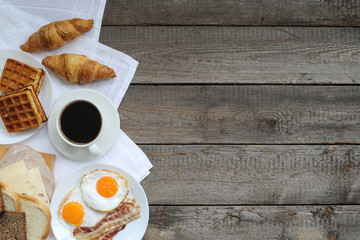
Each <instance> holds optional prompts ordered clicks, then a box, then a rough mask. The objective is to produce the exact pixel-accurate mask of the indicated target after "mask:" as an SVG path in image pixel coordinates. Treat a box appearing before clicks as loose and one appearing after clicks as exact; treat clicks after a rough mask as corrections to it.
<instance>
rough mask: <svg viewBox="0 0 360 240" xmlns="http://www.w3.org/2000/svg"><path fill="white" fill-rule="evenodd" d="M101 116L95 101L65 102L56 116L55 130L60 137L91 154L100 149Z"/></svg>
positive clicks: (97, 153) (78, 100)
mask: <svg viewBox="0 0 360 240" xmlns="http://www.w3.org/2000/svg"><path fill="white" fill-rule="evenodd" d="M103 122H104V120H103V116H102V114H101V111H100V110H99V107H98V106H97V105H96V102H95V101H90V100H88V99H86V100H83V99H76V100H73V101H71V102H69V103H68V104H66V105H65V106H64V107H63V108H62V109H61V110H60V111H59V112H58V114H57V116H56V130H57V132H58V134H59V136H60V137H61V139H62V140H63V141H64V142H65V143H66V144H68V145H70V146H72V147H75V148H82V149H85V148H87V149H88V151H89V152H90V153H91V155H93V156H98V155H99V154H100V150H99V147H98V144H97V142H98V139H99V136H100V134H101V132H102V131H103Z"/></svg>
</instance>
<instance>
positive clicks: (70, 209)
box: [58, 169, 140, 239]
mask: <svg viewBox="0 0 360 240" xmlns="http://www.w3.org/2000/svg"><path fill="white" fill-rule="evenodd" d="M128 193H129V191H128V181H127V179H126V178H125V177H123V176H121V175H120V174H119V173H117V172H114V171H110V170H106V169H97V170H94V171H91V172H89V173H87V174H85V175H84V176H83V177H82V180H81V183H80V188H78V187H75V188H74V189H72V190H71V191H70V192H69V193H68V194H67V195H66V196H65V197H64V198H63V200H62V202H61V203H60V204H59V207H58V219H59V221H60V223H61V224H62V225H63V226H64V227H65V228H66V229H67V230H69V231H71V232H72V233H73V235H74V237H75V238H76V239H112V237H113V236H115V235H116V234H117V233H118V232H119V231H121V230H123V229H124V228H125V226H126V224H128V223H130V222H131V221H133V220H135V219H137V218H139V217H140V206H139V205H137V204H136V200H135V199H132V198H129V197H128ZM94 195H95V196H94ZM99 196H100V197H99ZM89 204H90V205H89ZM94 204H95V205H94ZM94 207H95V208H98V210H96V209H94Z"/></svg>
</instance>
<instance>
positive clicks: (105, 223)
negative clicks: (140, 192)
mask: <svg viewBox="0 0 360 240" xmlns="http://www.w3.org/2000/svg"><path fill="white" fill-rule="evenodd" d="M139 217H140V206H139V205H135V204H134V203H133V202H124V203H122V204H121V205H120V206H119V207H117V208H115V209H114V210H112V211H110V212H109V213H108V214H106V216H105V217H104V218H103V219H101V220H100V221H99V222H98V223H97V224H96V225H95V226H92V227H87V226H82V227H77V228H76V229H75V230H74V232H73V234H74V236H75V238H76V239H78V240H81V239H104V238H105V237H107V238H105V239H111V238H112V237H113V236H115V234H116V233H118V232H119V231H120V230H122V229H124V228H125V225H126V224H127V223H129V222H131V221H133V220H135V219H138V218H139ZM118 229H120V230H118ZM117 230H118V231H117ZM116 231H117V232H116ZM115 232H116V233H115ZM112 233H115V234H113V236H111V237H110V238H109V236H110V235H111V234H112ZM108 235H109V236H108ZM100 237H103V238H100Z"/></svg>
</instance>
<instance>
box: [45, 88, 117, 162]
mask: <svg viewBox="0 0 360 240" xmlns="http://www.w3.org/2000/svg"><path fill="white" fill-rule="evenodd" d="M79 99H82V100H88V101H90V102H92V103H94V104H95V105H96V106H99V107H98V109H99V111H100V113H101V115H102V116H103V123H102V124H103V130H102V131H101V133H100V135H99V137H98V139H97V140H96V145H97V146H98V148H99V150H100V154H99V155H97V156H93V155H92V154H91V152H90V151H89V149H88V148H79V147H73V146H71V145H69V144H67V143H66V142H65V141H64V140H63V139H62V138H61V137H60V135H59V133H58V132H57V129H56V118H57V115H58V113H59V112H60V111H62V109H63V107H64V106H66V105H68V104H69V103H70V102H72V101H74V100H79ZM48 130H49V136H50V139H51V141H52V143H53V145H54V146H55V147H56V149H57V150H59V152H61V153H62V154H63V155H64V156H65V157H67V158H69V159H72V160H76V161H86V160H91V159H94V158H99V157H101V156H103V155H104V154H106V153H107V152H108V151H109V150H110V149H111V147H112V146H113V145H114V144H115V142H116V140H117V137H118V135H119V131H120V119H119V113H118V112H117V109H116V108H115V107H114V105H113V104H112V102H111V100H110V99H109V98H108V97H106V96H105V95H104V94H102V93H100V92H98V91H95V90H92V89H78V90H74V91H72V92H69V93H66V94H64V95H63V96H61V97H60V99H59V100H57V101H56V103H55V104H54V107H53V108H52V109H51V113H50V116H49V121H48Z"/></svg>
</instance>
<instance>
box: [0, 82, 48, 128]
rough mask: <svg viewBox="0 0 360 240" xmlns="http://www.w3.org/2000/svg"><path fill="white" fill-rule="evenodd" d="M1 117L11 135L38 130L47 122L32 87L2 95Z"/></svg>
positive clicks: (0, 98)
mask: <svg viewBox="0 0 360 240" xmlns="http://www.w3.org/2000/svg"><path fill="white" fill-rule="evenodd" d="M0 115H1V118H2V120H3V122H4V124H5V127H6V130H7V131H8V132H9V133H11V132H18V131H21V130H26V129H31V128H36V127H39V126H40V125H41V124H42V123H43V122H45V121H47V117H46V115H45V112H44V109H43V108H42V106H41V103H40V101H39V99H38V97H37V95H36V93H35V91H34V88H33V87H32V86H27V87H24V88H21V89H18V90H15V91H13V92H10V93H7V94H3V95H1V96H0Z"/></svg>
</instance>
